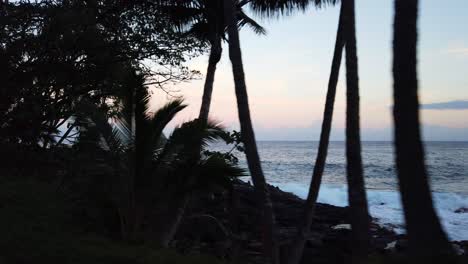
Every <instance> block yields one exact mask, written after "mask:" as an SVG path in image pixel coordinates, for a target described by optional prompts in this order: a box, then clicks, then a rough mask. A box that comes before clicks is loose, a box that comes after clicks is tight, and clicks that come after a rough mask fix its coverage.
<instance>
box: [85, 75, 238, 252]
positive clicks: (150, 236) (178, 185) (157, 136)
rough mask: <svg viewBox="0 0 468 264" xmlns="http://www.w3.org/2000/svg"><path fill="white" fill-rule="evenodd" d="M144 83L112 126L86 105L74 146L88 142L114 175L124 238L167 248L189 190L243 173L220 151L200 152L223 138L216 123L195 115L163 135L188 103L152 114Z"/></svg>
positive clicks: (133, 91) (221, 182) (177, 102)
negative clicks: (221, 154) (78, 137)
mask: <svg viewBox="0 0 468 264" xmlns="http://www.w3.org/2000/svg"><path fill="white" fill-rule="evenodd" d="M135 77H136V79H138V76H135ZM143 81H144V80H143V79H140V80H137V81H136V82H135V83H134V84H135V85H136V88H134V89H132V88H130V89H129V91H128V92H127V95H126V96H123V100H122V109H121V113H120V116H118V117H116V118H115V120H114V125H112V124H111V123H109V122H108V117H107V116H106V115H105V114H103V113H102V112H101V111H99V109H97V108H96V107H95V106H94V105H93V104H87V105H86V106H85V107H84V108H85V109H86V111H82V112H83V114H81V115H80V116H81V117H80V118H77V120H78V121H77V122H78V124H77V126H79V127H81V128H85V130H84V131H83V129H82V133H81V134H80V140H79V142H78V144H77V146H78V148H80V147H81V145H82V144H84V143H86V142H91V143H92V144H94V145H96V146H98V148H99V149H101V150H103V151H104V153H105V154H103V159H101V160H103V164H101V165H100V166H101V167H106V168H107V169H106V170H107V171H108V172H109V173H108V174H110V175H113V178H112V179H110V181H112V182H110V183H109V186H111V188H110V191H109V195H110V197H111V200H112V201H113V202H114V203H115V205H116V208H117V210H118V214H119V217H120V227H121V234H122V237H123V238H124V239H125V240H141V239H145V240H151V241H154V242H157V243H158V244H159V245H161V246H163V247H167V246H168V244H169V242H170V241H171V240H172V238H173V237H174V235H175V233H176V231H177V229H178V226H179V224H180V222H181V220H182V216H183V214H184V212H185V207H186V205H187V203H188V202H189V200H190V195H191V192H192V190H194V189H196V188H202V187H205V186H211V185H218V186H219V185H225V183H226V179H230V178H232V177H237V176H242V175H243V170H241V169H239V168H237V167H236V166H235V164H231V163H229V162H227V161H226V160H225V159H223V158H222V157H221V156H219V155H213V154H208V155H204V154H203V153H204V151H205V149H206V147H207V144H208V143H209V142H211V141H214V140H220V139H225V135H226V131H225V130H224V128H223V127H222V126H220V125H219V124H216V123H213V122H211V121H200V120H198V119H195V120H193V121H190V122H186V123H184V124H182V125H181V126H180V127H178V128H176V129H175V130H174V132H173V133H172V135H171V136H170V137H169V138H167V139H166V138H165V137H164V136H163V130H164V128H165V127H166V125H167V124H168V123H169V122H170V121H171V120H172V119H173V117H174V116H175V115H176V114H177V113H178V112H180V111H181V110H183V109H184V108H185V107H186V105H184V104H183V102H182V101H181V100H174V101H172V102H169V103H167V104H166V105H165V106H164V107H162V108H160V109H158V110H157V111H155V112H154V113H151V111H150V108H149V104H148V102H149V94H148V91H147V89H146V87H144V86H143V85H142V84H143ZM138 84H139V85H138ZM132 122H133V123H134V125H128V124H129V123H132ZM94 151H95V149H94ZM95 152H96V151H95ZM101 152H102V151H101ZM202 183H203V184H202Z"/></svg>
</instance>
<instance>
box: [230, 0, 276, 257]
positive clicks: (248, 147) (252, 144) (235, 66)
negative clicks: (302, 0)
mask: <svg viewBox="0 0 468 264" xmlns="http://www.w3.org/2000/svg"><path fill="white" fill-rule="evenodd" d="M224 16H225V18H226V24H227V25H228V36H229V58H230V60H231V63H232V72H233V75H234V85H235V90H236V98H237V108H238V112H239V122H240V126H241V135H242V140H243V142H244V144H245V153H246V156H247V164H248V167H249V171H250V174H251V175H252V181H253V184H254V187H255V191H256V194H257V197H258V199H259V201H258V202H259V204H260V205H261V211H262V218H263V223H262V224H263V228H264V234H263V248H264V255H265V258H266V261H267V263H273V264H277V263H278V262H279V252H278V246H277V244H276V241H275V240H276V237H275V232H276V226H275V225H276V224H275V216H274V211H273V204H272V203H271V200H270V194H269V191H268V188H267V184H266V181H265V177H264V175H263V171H262V167H261V164H260V157H259V155H258V150H257V143H256V141H255V134H254V130H253V127H252V121H251V118H250V110H249V102H248V96H247V87H246V84H245V76H244V68H243V65H242V55H241V49H240V41H239V32H238V29H237V21H236V19H235V16H234V3H233V0H224Z"/></svg>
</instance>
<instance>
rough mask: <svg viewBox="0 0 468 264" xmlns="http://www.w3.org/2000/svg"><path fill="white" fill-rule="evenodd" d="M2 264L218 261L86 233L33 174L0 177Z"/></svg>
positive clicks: (61, 198) (65, 201) (62, 200)
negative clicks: (21, 176) (30, 175)
mask: <svg viewBox="0 0 468 264" xmlns="http://www.w3.org/2000/svg"><path fill="white" fill-rule="evenodd" d="M0 200H1V201H2V204H1V205H0V215H1V216H2V217H1V218H0V233H1V234H2V238H1V239H0V248H1V258H0V261H2V260H3V263H37V262H40V263H76V264H80V263H83V264H93V263H96V264H97V263H128V264H130V263H141V264H144V263H145V264H146V263H148V264H149V263H167V264H176V263H221V262H220V261H219V260H216V259H214V258H213V257H209V256H202V255H199V256H196V255H195V256H181V255H179V254H177V253H176V252H174V251H172V250H163V249H158V248H157V247H152V246H151V245H146V244H128V243H124V242H119V241H115V240H111V239H109V238H108V237H106V236H103V235H98V234H96V233H94V232H89V231H87V230H86V229H85V228H84V226H83V223H82V222H81V221H80V220H81V219H80V218H75V217H74V215H76V213H77V212H74V210H73V209H74V208H75V206H76V205H74V204H73V203H72V201H70V200H69V197H67V196H66V195H65V194H63V193H62V192H57V185H56V184H50V183H44V182H41V181H38V180H36V179H33V178H23V179H18V178H13V177H6V176H5V175H3V176H2V177H1V178H0Z"/></svg>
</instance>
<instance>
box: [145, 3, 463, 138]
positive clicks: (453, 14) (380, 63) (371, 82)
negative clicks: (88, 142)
mask: <svg viewBox="0 0 468 264" xmlns="http://www.w3.org/2000/svg"><path fill="white" fill-rule="evenodd" d="M338 13H339V7H338V6H336V7H328V8H324V9H320V10H315V9H310V10H308V11H307V12H305V13H296V14H295V15H292V16H288V17H280V18H279V19H264V18H260V17H258V16H255V17H256V19H257V21H258V22H259V23H260V24H262V25H263V26H264V27H265V28H266V29H267V35H266V36H257V35H255V34H254V33H253V32H252V31H251V30H250V29H249V28H244V29H242V31H241V35H240V37H241V46H242V52H243V60H244V68H245V73H246V81H247V88H248V92H249V101H250V109H251V113H252V118H253V122H254V128H255V131H256V136H257V139H259V140H318V136H319V133H320V124H321V120H322V112H323V107H324V101H325V94H326V88H327V83H328V77H329V74H330V64H331V59H332V54H333V47H334V42H335V36H336V28H337V22H338ZM467 14H468V1H466V0H450V1H440V0H423V1H421V8H420V20H419V33H420V34H419V81H420V86H419V88H420V93H419V94H420V101H421V103H422V104H423V105H422V110H421V117H422V122H423V126H424V136H425V139H426V140H468V15H467ZM252 15H253V16H254V14H252ZM356 16H357V17H356V19H357V21H356V22H357V25H356V28H357V42H358V56H359V77H360V92H361V127H362V138H363V140H391V139H392V116H391V106H392V73H391V63H392V50H391V49H392V46H391V44H392V25H393V1H391V0H378V1H375V0H374V1H373V0H358V1H356ZM223 52H224V55H223V58H222V60H221V62H220V63H219V65H218V71H217V72H216V79H215V85H214V93H213V98H212V100H213V101H212V107H211V111H210V113H211V115H210V116H211V117H212V118H214V119H216V120H220V121H222V122H223V123H224V124H225V125H226V126H228V127H229V128H231V129H236V128H238V121H237V118H238V117H237V108H236V99H235V94H234V84H233V81H232V72H231V64H230V61H229V57H228V53H227V45H225V46H224V50H223ZM207 61H208V56H207V55H205V56H202V57H199V58H196V59H194V60H192V61H191V62H190V63H189V66H190V67H191V68H192V69H196V70H199V71H201V72H202V73H203V74H204V73H205V71H206V67H207ZM344 77H345V68H344V59H343V64H342V68H341V77H340V81H339V84H338V91H337V99H336V105H335V115H334V122H333V132H332V140H343V139H344V124H345V121H344V120H345V119H344V118H345V92H346V91H345V88H346V87H345V82H344V81H345V79H344ZM203 83H204V80H203V76H202V78H201V79H200V80H195V81H191V82H190V83H183V84H179V85H177V87H175V89H177V90H180V93H179V94H180V95H183V96H184V98H185V99H186V102H187V103H188V104H189V107H188V108H187V109H186V110H185V111H184V112H183V113H181V114H180V115H179V116H178V117H177V119H176V121H175V122H173V124H172V125H175V124H180V123H181V122H182V121H186V120H190V119H193V118H195V117H197V116H198V111H199V107H200V103H201V96H202V91H203ZM165 100H167V98H166V96H165V95H164V94H163V93H161V92H156V93H155V97H154V99H153V102H154V104H155V105H160V104H162V103H163V102H164V101H165Z"/></svg>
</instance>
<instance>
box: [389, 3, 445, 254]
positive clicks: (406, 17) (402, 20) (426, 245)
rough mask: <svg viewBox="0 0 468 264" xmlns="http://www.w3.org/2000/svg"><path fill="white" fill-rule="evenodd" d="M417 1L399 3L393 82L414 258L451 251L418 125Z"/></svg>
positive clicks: (400, 171)
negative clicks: (437, 207)
mask: <svg viewBox="0 0 468 264" xmlns="http://www.w3.org/2000/svg"><path fill="white" fill-rule="evenodd" d="M417 17H418V0H396V1H395V24H394V40H393V56H394V58H393V78H394V94H393V96H394V109H393V117H394V121H395V147H396V165H397V170H398V180H399V186H400V192H401V199H402V203H403V208H404V212H405V221H406V229H407V232H408V239H409V246H410V249H411V251H412V253H413V254H415V255H420V256H424V255H426V256H435V255H443V254H447V253H449V254H450V253H451V247H450V245H449V243H448V239H447V236H446V234H445V233H444V231H443V229H442V227H441V224H440V222H439V219H438V217H437V214H436V212H435V210H434V206H433V202H432V196H431V191H430V186H429V182H428V175H427V172H426V167H425V162H424V147H423V144H422V142H421V134H420V127H419V123H420V121H419V101H418V79H417Z"/></svg>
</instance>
